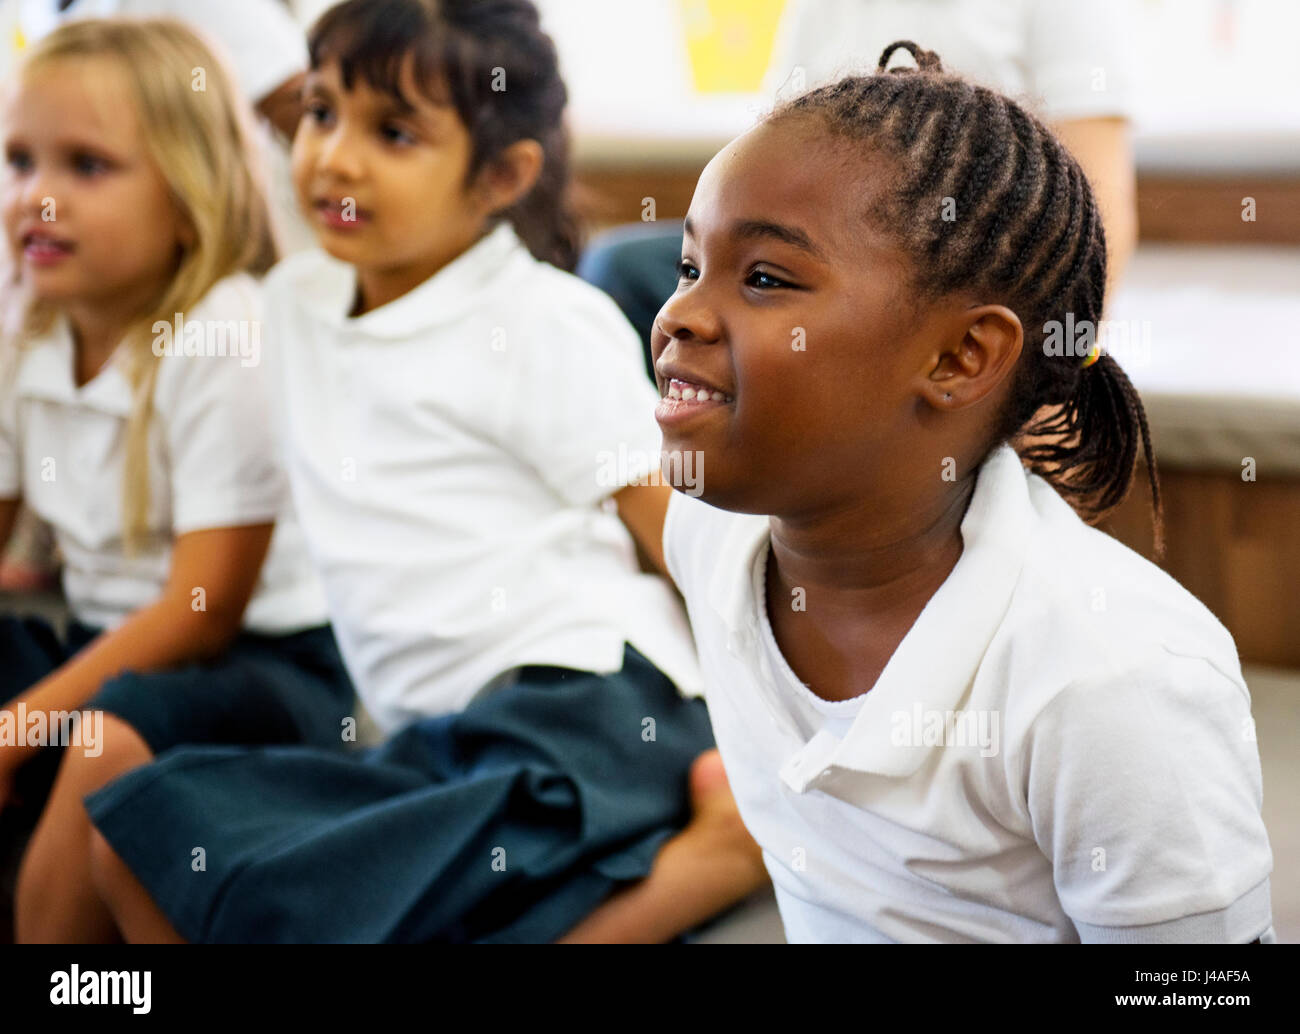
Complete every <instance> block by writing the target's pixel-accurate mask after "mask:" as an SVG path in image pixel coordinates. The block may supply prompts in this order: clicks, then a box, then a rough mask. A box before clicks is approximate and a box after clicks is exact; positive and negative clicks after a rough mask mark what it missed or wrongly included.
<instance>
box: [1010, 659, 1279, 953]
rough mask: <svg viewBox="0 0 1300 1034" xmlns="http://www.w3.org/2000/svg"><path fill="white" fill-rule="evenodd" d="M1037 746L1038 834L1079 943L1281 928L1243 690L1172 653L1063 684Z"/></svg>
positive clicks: (1034, 807) (1035, 736) (1033, 745)
mask: <svg viewBox="0 0 1300 1034" xmlns="http://www.w3.org/2000/svg"><path fill="white" fill-rule="evenodd" d="M1028 746H1029V750H1028V754H1027V761H1028V784H1027V786H1028V789H1027V804H1028V808H1029V814H1030V819H1031V823H1032V828H1033V833H1034V839H1035V840H1036V841H1037V843H1038V846H1039V848H1040V849H1041V850H1042V851H1043V853H1044V855H1046V857H1047V858H1048V859H1049V861H1050V862H1051V864H1052V870H1053V878H1054V882H1055V885H1056V891H1057V895H1058V897H1059V898H1060V901H1061V905H1062V907H1063V908H1064V910H1065V912H1066V913H1067V914H1068V915H1069V916H1070V918H1071V919H1072V920H1073V921H1074V923H1075V925H1076V927H1077V928H1078V930H1079V933H1080V937H1081V939H1083V940H1087V941H1126V942H1130V943H1138V942H1140V943H1160V942H1162V941H1166V940H1179V941H1199V942H1209V941H1215V942H1232V943H1245V942H1248V941H1251V940H1253V939H1254V938H1256V937H1259V936H1260V935H1261V934H1263V933H1264V932H1265V931H1266V930H1267V929H1268V928H1269V927H1270V926H1271V910H1270V904H1269V893H1268V876H1269V874H1270V872H1271V871H1272V853H1271V850H1270V847H1269V843H1268V835H1267V833H1266V831H1265V828H1264V823H1263V819H1262V817H1261V813H1260V809H1261V805H1262V800H1263V789H1262V780H1261V774H1260V764H1259V752H1258V749H1257V747H1256V745H1255V738H1254V725H1253V721H1252V719H1251V715H1250V702H1249V696H1248V695H1247V692H1246V690H1245V688H1244V687H1243V686H1241V685H1239V684H1238V683H1237V682H1236V681H1234V680H1233V679H1231V678H1229V677H1227V676H1226V675H1224V674H1222V673H1221V672H1220V671H1219V670H1218V669H1217V668H1215V667H1214V666H1212V665H1211V664H1210V663H1209V662H1208V661H1206V660H1204V659H1202V658H1198V657H1183V656H1177V655H1174V654H1172V653H1169V654H1166V655H1165V658H1164V660H1163V661H1162V662H1161V663H1160V664H1159V666H1158V667H1156V668H1154V669H1153V668H1143V669H1140V670H1136V671H1133V672H1131V673H1129V674H1127V675H1125V676H1123V677H1108V678H1094V679H1089V680H1086V681H1081V682H1079V683H1077V684H1074V685H1072V686H1070V687H1068V688H1067V689H1065V690H1063V691H1062V692H1061V693H1059V694H1058V695H1057V696H1056V697H1054V698H1053V700H1052V701H1051V703H1050V704H1048V706H1047V707H1045V708H1044V710H1043V711H1042V712H1041V713H1040V714H1039V715H1038V717H1037V718H1036V719H1035V721H1034V723H1033V725H1032V726H1031V729H1030V733H1029V740H1028Z"/></svg>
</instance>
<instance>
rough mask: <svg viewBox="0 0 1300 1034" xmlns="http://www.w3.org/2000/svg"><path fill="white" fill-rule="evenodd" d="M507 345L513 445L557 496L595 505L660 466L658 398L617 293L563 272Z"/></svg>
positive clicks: (509, 442) (507, 443)
mask: <svg viewBox="0 0 1300 1034" xmlns="http://www.w3.org/2000/svg"><path fill="white" fill-rule="evenodd" d="M562 276H563V279H553V280H552V281H551V284H550V286H551V287H553V288H554V294H551V295H549V296H548V297H546V298H545V299H542V298H538V297H535V298H534V304H532V305H527V306H525V307H524V309H525V311H528V312H532V313H533V314H534V315H533V316H532V317H529V316H527V315H524V316H521V317H520V321H521V322H527V323H528V325H527V326H525V327H522V328H521V329H520V330H515V331H512V332H511V334H510V337H521V338H523V339H524V342H525V343H524V344H522V345H520V346H515V345H508V346H507V347H508V348H510V349H511V350H512V351H513V354H512V355H511V359H510V365H509V373H508V383H507V386H506V388H505V391H506V394H505V398H504V403H503V404H504V407H505V411H506V413H507V421H506V430H505V431H504V435H505V438H506V439H507V440H506V441H505V442H503V445H504V447H505V448H506V449H507V450H508V451H509V452H511V453H513V454H514V455H516V456H518V457H519V458H521V459H523V460H524V461H525V462H527V463H528V464H529V465H530V466H532V467H533V468H535V469H536V471H537V472H538V474H539V475H540V476H541V478H542V480H543V481H544V482H545V483H546V484H547V485H548V486H549V487H550V488H551V490H552V491H554V492H555V493H556V494H557V495H558V496H560V497H561V498H562V499H564V500H565V501H566V502H568V503H570V504H571V505H574V506H586V505H590V504H592V503H595V502H598V501H600V500H601V499H604V498H606V497H608V496H610V495H612V494H614V493H615V492H617V491H618V490H619V489H621V488H623V487H625V486H627V485H629V484H631V483H633V482H636V481H638V480H641V479H643V478H644V477H645V476H646V475H647V474H650V473H653V472H654V471H657V470H658V469H659V457H660V452H661V450H662V446H663V435H662V433H661V432H660V430H659V425H658V423H657V422H656V421H655V417H654V410H655V406H656V404H657V403H658V400H659V394H658V391H657V390H656V388H655V386H654V385H653V384H652V383H651V382H650V379H649V378H648V377H647V376H646V373H645V364H644V360H643V358H642V352H641V345H640V341H639V339H638V337H637V334H636V331H635V330H633V329H632V325H631V324H630V323H628V321H627V319H626V318H625V317H624V316H623V314H622V313H621V312H620V311H619V310H618V307H617V306H616V305H615V304H614V302H613V301H612V300H610V299H609V298H608V297H606V296H605V295H604V294H602V293H601V292H600V291H599V290H598V289H597V288H595V287H592V286H591V285H589V284H586V283H584V282H582V281H580V280H578V279H577V278H576V277H570V276H569V275H568V274H562Z"/></svg>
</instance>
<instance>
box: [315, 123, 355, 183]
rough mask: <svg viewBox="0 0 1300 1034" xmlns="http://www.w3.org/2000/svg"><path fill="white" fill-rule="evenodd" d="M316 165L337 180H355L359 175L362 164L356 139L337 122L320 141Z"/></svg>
mask: <svg viewBox="0 0 1300 1034" xmlns="http://www.w3.org/2000/svg"><path fill="white" fill-rule="evenodd" d="M317 167H318V168H319V170H320V171H321V172H325V173H329V174H330V175H331V176H333V177H334V178H336V179H339V180H356V179H359V178H360V177H361V174H362V172H363V164H362V161H361V152H360V149H359V148H358V147H357V145H356V140H355V139H354V138H353V135H352V134H351V133H350V132H349V131H348V129H347V128H346V127H345V126H343V125H342V124H339V125H337V126H335V127H334V129H333V130H332V131H331V132H330V133H328V134H327V135H326V136H325V138H324V139H323V140H322V141H321V146H320V151H319V152H318V155H317Z"/></svg>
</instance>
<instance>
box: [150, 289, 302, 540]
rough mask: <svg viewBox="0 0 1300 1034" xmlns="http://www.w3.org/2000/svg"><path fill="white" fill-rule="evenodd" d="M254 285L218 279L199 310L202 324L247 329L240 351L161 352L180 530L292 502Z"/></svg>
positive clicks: (230, 523) (160, 395)
mask: <svg viewBox="0 0 1300 1034" xmlns="http://www.w3.org/2000/svg"><path fill="white" fill-rule="evenodd" d="M255 290H256V287H255V286H254V285H253V284H252V283H251V281H250V282H249V283H248V284H247V285H246V290H244V289H240V290H236V289H234V288H232V287H231V286H230V285H228V284H227V285H219V286H218V288H217V289H216V291H219V292H221V293H220V295H219V296H215V297H214V295H215V294H216V292H215V291H214V294H211V295H209V297H208V299H206V300H205V305H204V307H203V312H202V313H199V312H198V311H196V317H195V322H198V323H199V324H200V325H202V326H205V327H215V326H216V325H217V324H218V323H222V322H224V323H225V326H226V328H227V330H228V333H230V334H246V335H247V336H246V337H244V338H241V341H242V342H243V344H242V345H241V349H242V351H241V353H240V354H237V355H230V354H227V355H205V356H186V357H165V358H162V359H160V360H159V362H161V363H163V364H164V366H163V370H162V371H161V372H160V373H159V388H158V391H157V394H156V398H157V409H158V414H157V419H158V420H159V422H160V424H161V430H162V434H163V438H164V442H165V448H166V453H167V464H168V474H169V477H170V486H171V505H172V530H173V532H174V533H175V534H178V535H181V534H185V533H186V532H190V531H198V530H202V529H207V528H222V527H239V526H243V525H248V524H262V523H270V522H272V521H274V520H275V519H276V517H277V516H278V515H279V513H280V512H281V509H282V507H283V505H284V502H285V498H286V493H287V488H286V481H285V477H284V474H283V471H282V467H281V461H280V440H279V436H278V434H277V433H276V425H275V421H274V419H273V413H272V408H271V407H272V405H273V401H274V400H273V393H272V390H271V371H270V370H269V368H268V366H267V364H264V363H263V362H262V344H263V342H262V327H261V320H260V315H261V312H260V307H259V306H257V305H255V304H250V303H251V301H252V298H251V296H250V295H249V294H248V293H246V291H248V292H252V291H255ZM202 317H206V318H202ZM214 350H215V349H214ZM227 351H234V349H233V348H229V347H228V348H227ZM163 378H166V384H165V385H164V382H163Z"/></svg>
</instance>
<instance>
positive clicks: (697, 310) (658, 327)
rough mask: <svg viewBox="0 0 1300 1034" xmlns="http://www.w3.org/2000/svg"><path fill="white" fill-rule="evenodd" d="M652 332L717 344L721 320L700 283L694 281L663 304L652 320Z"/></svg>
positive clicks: (664, 335)
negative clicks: (715, 342)
mask: <svg viewBox="0 0 1300 1034" xmlns="http://www.w3.org/2000/svg"><path fill="white" fill-rule="evenodd" d="M654 332H655V335H656V336H659V337H664V338H676V339H678V340H688V339H692V338H693V339H696V340H699V341H703V342H705V343H708V342H713V341H717V340H718V338H719V337H720V336H721V333H722V320H721V319H720V318H719V316H718V312H717V309H716V307H715V306H713V305H711V304H709V299H708V296H707V294H706V293H705V289H704V288H702V287H701V281H699V280H697V281H695V283H694V284H692V285H691V286H690V287H679V288H678V290H677V292H676V293H675V294H674V295H673V296H672V297H671V298H669V299H668V300H667V301H666V302H664V304H663V307H662V308H661V309H660V310H659V315H658V316H656V317H655V321H654ZM664 343H665V344H666V343H667V342H664Z"/></svg>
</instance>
